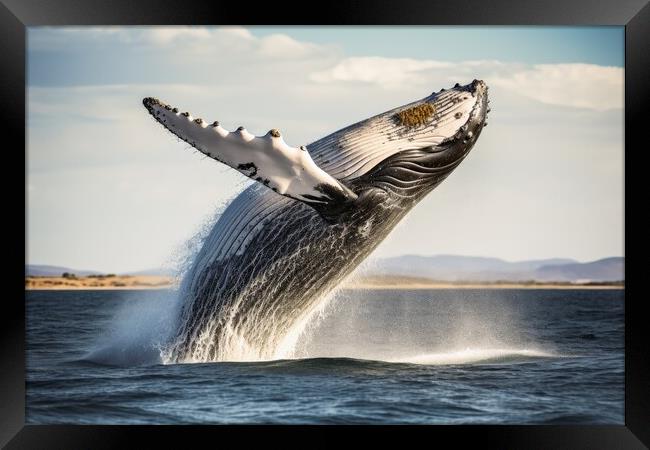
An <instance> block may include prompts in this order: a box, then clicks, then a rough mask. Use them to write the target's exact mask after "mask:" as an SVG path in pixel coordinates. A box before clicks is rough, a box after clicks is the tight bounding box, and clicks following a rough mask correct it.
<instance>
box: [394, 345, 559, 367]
mask: <svg viewBox="0 0 650 450" xmlns="http://www.w3.org/2000/svg"><path fill="white" fill-rule="evenodd" d="M559 357H561V355H557V354H554V353H549V352H545V351H542V350H536V349H512V348H484V349H471V348H467V349H464V350H457V351H452V352H444V353H422V354H418V355H414V356H409V357H406V358H399V359H393V360H391V361H390V362H395V363H408V364H422V365H457V364H499V363H501V364H502V363H517V362H529V361H533V360H537V359H541V358H559Z"/></svg>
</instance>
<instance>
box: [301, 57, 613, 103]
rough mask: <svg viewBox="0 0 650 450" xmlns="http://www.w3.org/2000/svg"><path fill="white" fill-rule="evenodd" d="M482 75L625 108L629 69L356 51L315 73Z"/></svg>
mask: <svg viewBox="0 0 650 450" xmlns="http://www.w3.org/2000/svg"><path fill="white" fill-rule="evenodd" d="M475 77H476V78H481V79H484V80H486V81H487V82H488V85H494V86H499V87H501V88H503V89H506V90H508V91H510V92H513V93H516V94H517V95H522V96H524V97H528V98H531V99H534V100H536V101H539V102H542V103H546V104H550V105H559V106H568V107H575V108H586V109H593V110H597V111H604V110H608V109H621V108H623V83H624V77H623V69H622V68H620V67H604V66H598V65H593V64H541V65H535V66H533V67H523V66H522V65H521V64H516V63H503V62H499V61H461V62H458V63H451V62H445V61H435V60H417V59H408V58H380V57H351V58H345V59H343V60H341V61H339V62H338V63H337V64H336V65H334V66H333V67H330V68H327V69H326V70H322V71H317V72H314V73H312V74H311V76H310V79H311V80H312V81H315V82H318V83H329V84H331V83H337V82H338V83H346V82H347V83H350V82H357V83H369V84H377V85H379V86H381V87H382V88H385V89H404V88H405V86H408V85H428V86H430V87H432V89H436V86H437V87H438V88H440V87H448V86H447V83H455V82H456V81H458V82H461V83H467V82H469V81H470V80H471V79H473V78H475Z"/></svg>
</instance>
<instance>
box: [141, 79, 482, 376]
mask: <svg viewBox="0 0 650 450" xmlns="http://www.w3.org/2000/svg"><path fill="white" fill-rule="evenodd" d="M487 91H488V88H487V86H486V84H485V83H484V82H483V81H480V80H474V81H472V82H471V83H469V84H467V85H464V86H461V85H459V84H456V85H455V86H454V87H453V88H451V89H447V90H445V89H442V90H440V91H439V92H434V93H432V94H431V95H429V96H428V97H425V98H423V99H421V100H418V101H415V102H413V103H410V104H407V105H404V106H400V107H398V108H395V109H392V110H390V111H387V112H384V113H382V114H379V115H377V116H374V117H371V118H369V119H366V120H363V121H361V122H358V123H355V124H353V125H350V126H348V127H346V128H343V129H341V130H339V131H337V132H335V133H332V134H330V135H328V136H326V137H324V138H322V139H320V140H318V141H316V142H314V143H312V144H309V145H307V146H301V147H292V146H290V145H288V144H287V143H286V142H285V141H284V139H283V136H282V135H281V134H280V132H279V131H278V130H275V129H273V130H271V131H269V132H268V133H267V134H266V135H264V136H259V137H258V136H254V135H252V134H251V133H249V132H248V131H247V130H246V129H244V128H243V127H240V128H238V129H237V130H236V131H234V132H228V131H227V130H225V129H224V128H222V127H221V126H220V125H219V123H218V122H213V123H210V124H209V123H207V122H205V121H203V120H202V119H198V118H197V119H194V118H193V117H192V116H191V115H190V114H189V113H187V112H182V113H181V112H179V110H178V109H177V108H173V107H171V106H170V105H167V104H165V103H163V102H161V101H159V100H157V99H155V98H151V97H148V98H145V99H144V100H143V104H144V106H145V107H146V108H147V110H148V111H149V113H150V114H151V115H152V116H153V117H154V118H155V119H156V120H157V121H158V122H159V123H161V124H162V125H163V126H164V127H165V128H167V129H168V130H169V131H171V132H172V133H174V134H175V135H176V136H178V137H179V138H180V139H182V140H184V141H185V142H187V143H189V144H190V145H192V146H193V147H195V148H196V149H198V150H199V151H200V152H202V153H204V154H205V155H207V156H209V157H211V158H213V159H215V160H217V161H220V162H222V163H224V164H227V165H228V166H230V167H232V168H234V169H236V170H238V171H239V172H241V173H242V174H244V175H246V176H248V177H250V178H252V179H254V180H256V181H258V183H255V184H253V185H252V186H250V187H248V188H247V189H245V190H244V191H243V192H242V193H241V194H240V195H239V196H238V197H237V198H236V199H235V200H234V201H233V202H232V203H230V204H229V205H228V206H227V208H226V209H225V210H224V212H223V214H222V215H221V216H220V217H219V219H218V220H217V221H216V223H215V224H214V226H213V228H212V230H211V231H210V233H209V234H208V236H207V238H206V239H205V241H204V242H203V246H202V248H201V250H200V251H199V253H198V254H197V255H196V257H195V259H194V261H193V263H192V265H191V267H190V269H189V270H188V271H187V273H186V274H185V276H184V278H183V281H182V283H181V287H180V295H182V299H181V306H180V312H179V316H178V323H177V326H178V328H177V330H176V332H175V335H174V338H173V339H172V340H171V341H170V342H169V344H168V346H167V348H166V349H165V359H166V361H168V362H172V363H183V362H209V361H219V360H229V359H238V360H254V359H273V358H275V357H278V349H279V346H280V343H281V342H282V340H283V339H284V338H285V337H286V335H287V334H288V333H289V332H290V331H291V330H292V328H293V327H294V326H295V325H296V324H297V323H299V322H300V321H301V320H303V319H304V318H305V317H306V316H308V315H309V314H310V313H311V312H312V311H313V310H314V309H315V308H316V307H317V305H318V304H319V302H320V301H321V300H322V299H323V298H325V297H326V296H327V294H328V293H329V292H330V291H332V290H333V289H334V288H335V287H336V286H337V285H338V284H339V283H340V282H341V280H342V279H343V278H345V277H346V276H347V275H348V274H350V273H351V272H352V271H353V270H354V269H355V268H356V267H357V266H358V265H359V264H360V263H361V262H362V261H363V260H364V258H366V257H367V256H368V255H369V254H370V253H371V252H372V250H373V249H375V247H377V245H379V243H381V241H382V240H383V239H384V238H385V237H386V236H387V235H388V234H389V233H390V231H391V230H392V229H393V228H394V227H395V225H397V223H398V222H399V221H400V219H402V218H403V217H404V216H405V215H406V214H407V213H408V211H409V210H410V209H411V208H412V207H413V206H414V205H415V204H416V203H417V202H418V201H420V200H421V199H422V198H423V197H424V196H425V195H426V194H427V193H429V192H430V191H431V190H433V189H434V188H435V187H436V186H437V185H438V184H440V183H441V182H442V181H443V180H444V179H445V178H446V177H447V176H448V175H449V174H450V173H451V172H452V171H453V170H454V169H455V168H456V167H457V166H458V165H459V164H460V163H461V161H462V160H463V159H464V158H465V157H466V156H467V155H468V153H469V151H470V150H471V148H472V147H473V146H474V144H475V143H476V140H477V139H478V137H479V135H480V133H481V131H482V129H483V128H484V127H485V126H486V125H487V122H486V117H487V112H488V111H489V109H488V98H487Z"/></svg>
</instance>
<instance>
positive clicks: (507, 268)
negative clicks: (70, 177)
mask: <svg viewBox="0 0 650 450" xmlns="http://www.w3.org/2000/svg"><path fill="white" fill-rule="evenodd" d="M64 272H68V273H74V274H75V275H79V276H87V275H101V274H102V272H98V271H94V270H83V269H82V270H78V269H71V268H68V267H63V266H49V265H33V264H28V265H26V266H25V274H26V276H54V277H55V276H61V275H62V274H63V273H64ZM363 273H365V274H367V275H370V276H406V277H422V278H428V279H431V280H436V281H481V282H490V281H528V280H534V281H546V282H553V281H563V282H589V281H594V282H606V281H623V280H624V279H625V258H624V257H610V258H603V259H599V260H596V261H590V262H578V261H576V260H574V259H570V258H549V259H533V260H524V261H515V262H510V261H506V260H503V259H500V258H491V257H483V256H461V255H432V256H423V255H402V256H394V257H390V258H375V259H371V260H369V261H368V262H367V263H366V265H365V267H364V269H363ZM117 274H118V275H153V276H175V275H177V274H176V272H175V271H173V270H171V269H164V268H154V269H146V270H139V271H132V272H119V273H117Z"/></svg>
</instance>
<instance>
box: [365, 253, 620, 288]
mask: <svg viewBox="0 0 650 450" xmlns="http://www.w3.org/2000/svg"><path fill="white" fill-rule="evenodd" d="M365 272H366V273H368V274H373V275H402V276H417V277H426V278H430V279H433V280H438V281H526V280H534V281H569V282H585V281H596V282H604V281H623V280H624V279H625V258H624V257H610V258H603V259H599V260H596V261H590V262H584V263H582V262H578V261H576V260H573V259H568V258H549V259H535V260H525V261H515V262H510V261H506V260H503V259H500V258H489V257H481V256H459V255H432V256H421V255H403V256H395V257H390V258H378V259H375V260H371V261H370V262H369V264H368V265H367V266H366V270H365Z"/></svg>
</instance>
